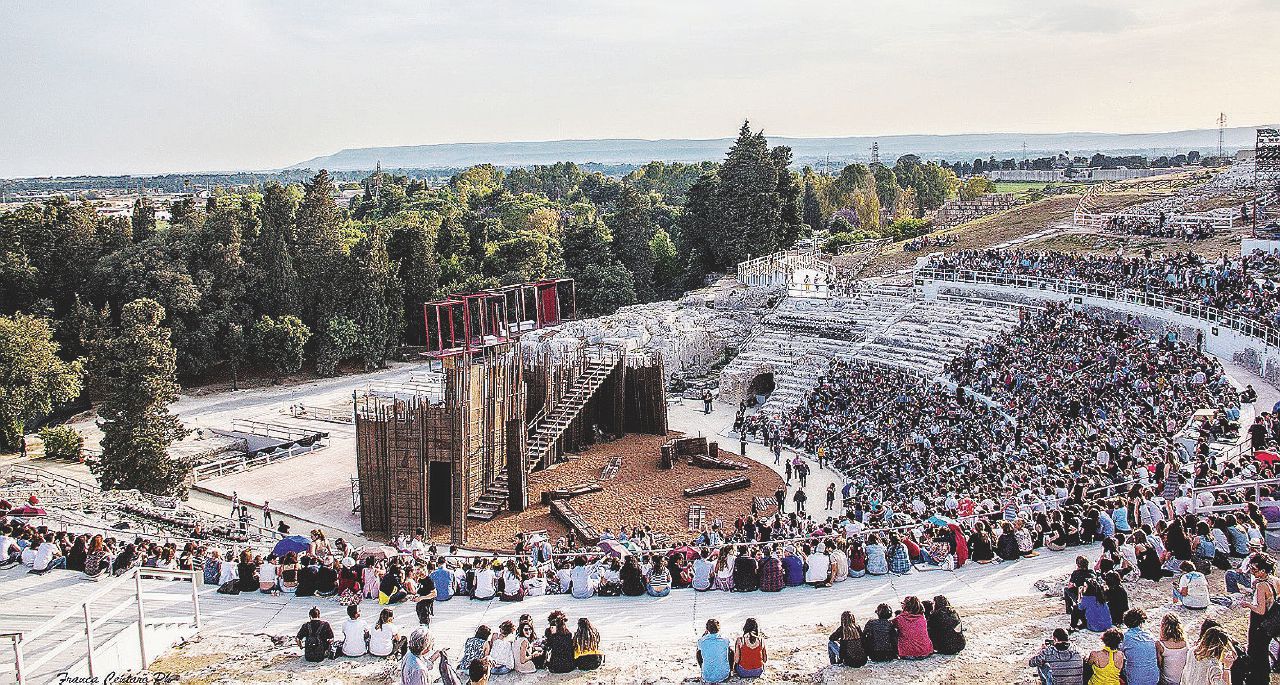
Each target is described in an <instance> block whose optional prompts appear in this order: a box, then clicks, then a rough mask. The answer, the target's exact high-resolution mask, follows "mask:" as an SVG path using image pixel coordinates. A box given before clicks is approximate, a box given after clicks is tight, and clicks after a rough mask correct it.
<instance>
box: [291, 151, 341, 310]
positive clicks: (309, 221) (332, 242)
mask: <svg viewBox="0 0 1280 685" xmlns="http://www.w3.org/2000/svg"><path fill="white" fill-rule="evenodd" d="M342 223H343V218H342V211H341V210H340V209H339V208H338V205H337V202H336V200H335V198H334V186H333V179H332V178H330V176H329V173H328V172H327V171H324V170H323V169H322V170H321V171H320V173H318V174H316V175H315V177H313V178H312V179H311V182H310V183H307V184H304V186H303V196H302V203H301V204H300V205H299V206H298V213H297V230H296V233H295V239H296V241H297V252H296V259H295V260H294V262H293V264H294V268H295V269H297V272H298V292H299V297H298V300H299V301H298V308H299V314H301V317H302V319H303V321H309V322H317V321H320V320H322V319H324V318H325V317H327V316H328V315H329V314H331V313H332V312H333V311H335V310H336V308H337V306H338V302H336V301H335V299H334V297H333V294H334V289H333V287H332V286H333V284H334V283H335V282H337V280H338V277H339V274H340V272H341V268H342V258H343V248H344V244H345V239H344V237H343V231H342Z"/></svg>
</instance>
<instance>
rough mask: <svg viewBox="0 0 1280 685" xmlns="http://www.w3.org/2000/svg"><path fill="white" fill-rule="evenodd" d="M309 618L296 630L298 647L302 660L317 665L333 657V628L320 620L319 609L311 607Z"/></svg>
mask: <svg viewBox="0 0 1280 685" xmlns="http://www.w3.org/2000/svg"><path fill="white" fill-rule="evenodd" d="M308 615H309V616H310V617H311V618H310V620H308V621H307V622H306V623H304V624H302V627H301V628H299V629H298V635H297V640H298V646H299V647H301V648H302V658H304V659H306V660H307V661H310V662H313V663H319V662H321V661H324V660H325V659H327V658H330V657H332V656H333V626H330V625H329V622H328V621H324V620H321V619H320V607H311V611H310V612H308Z"/></svg>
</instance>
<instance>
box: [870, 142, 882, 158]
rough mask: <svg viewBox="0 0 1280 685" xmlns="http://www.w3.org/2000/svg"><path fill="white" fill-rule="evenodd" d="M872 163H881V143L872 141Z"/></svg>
mask: <svg viewBox="0 0 1280 685" xmlns="http://www.w3.org/2000/svg"><path fill="white" fill-rule="evenodd" d="M871 163H872V164H879V163H880V141H876V140H873V141H871Z"/></svg>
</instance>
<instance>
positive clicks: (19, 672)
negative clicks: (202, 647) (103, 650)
mask: <svg viewBox="0 0 1280 685" xmlns="http://www.w3.org/2000/svg"><path fill="white" fill-rule="evenodd" d="M143 578H161V579H166V580H182V579H186V580H190V581H191V612H190V614H191V627H192V628H194V629H197V630H198V629H199V628H200V581H201V573H200V572H199V571H179V570H168V569H158V568H135V569H133V570H131V571H129V572H128V573H126V574H125V575H123V576H120V577H118V578H113V579H111V580H110V581H107V584H106V585H104V586H101V587H99V588H98V589H97V590H95V591H94V592H93V593H91V594H90V595H89V596H88V597H86V598H85V599H84V600H83V601H81V602H80V603H79V604H76V605H73V606H69V607H67V608H66V609H64V610H62V611H61V612H59V613H58V614H56V615H55V616H53V617H52V618H50V619H49V620H47V621H45V622H44V623H43V624H42V625H41V626H40V627H39V628H36V629H35V630H32V631H9V632H3V633H0V639H6V638H7V639H9V640H10V642H11V643H12V645H13V672H14V673H15V674H16V676H17V682H18V685H26V683H27V682H28V678H30V677H31V676H33V675H34V674H36V673H37V672H39V669H40V668H41V667H42V666H44V665H45V664H48V663H49V662H50V661H52V660H53V659H54V658H55V657H57V656H59V655H61V654H62V653H63V652H65V651H67V650H68V649H70V648H71V647H73V646H75V645H77V644H83V645H84V646H85V649H86V657H85V660H86V663H87V665H88V671H89V676H90V677H91V678H98V679H99V680H101V678H102V677H103V676H104V675H105V673H103V672H102V671H101V669H100V668H99V666H98V663H97V660H96V658H95V657H96V649H97V647H98V645H97V644H96V641H97V636H96V635H95V633H96V632H97V631H98V630H99V629H101V628H104V627H105V626H106V625H107V622H108V621H110V620H111V619H113V618H115V617H116V616H119V615H120V614H122V613H124V612H125V611H128V610H129V609H131V608H132V609H134V610H135V611H136V612H137V628H138V665H139V667H138V670H145V669H146V668H147V665H148V664H149V663H150V657H151V656H152V655H150V654H148V652H147V639H146V638H147V611H146V606H145V600H146V599H147V594H146V593H145V592H143V588H142V579H143ZM86 582H88V581H86ZM129 584H132V585H133V601H132V602H121V603H118V604H116V605H115V606H113V607H111V608H109V609H107V610H106V611H105V612H103V613H101V614H96V613H95V611H94V607H93V604H94V603H95V602H96V601H98V600H100V599H102V598H103V597H105V596H107V595H108V594H110V593H112V592H113V591H116V590H119V589H120V588H124V587H126V586H128V585H129ZM184 615H185V614H184ZM80 622H83V625H84V628H83V631H79V630H78V631H76V632H74V633H72V634H71V635H70V636H68V637H64V638H62V639H61V640H58V641H57V643H56V644H54V645H51V646H44V645H41V648H40V655H39V656H38V657H36V658H34V659H30V660H29V659H27V655H26V650H27V649H28V648H29V647H30V646H31V645H33V644H34V643H35V641H36V640H38V639H40V638H41V637H43V636H45V635H48V634H49V633H52V632H53V631H55V630H58V629H59V628H62V627H64V626H66V625H68V624H71V623H80ZM165 622H166V623H170V622H172V621H165ZM122 632H123V631H122ZM120 634H121V633H116V634H115V635H120ZM115 635H113V636H110V637H115Z"/></svg>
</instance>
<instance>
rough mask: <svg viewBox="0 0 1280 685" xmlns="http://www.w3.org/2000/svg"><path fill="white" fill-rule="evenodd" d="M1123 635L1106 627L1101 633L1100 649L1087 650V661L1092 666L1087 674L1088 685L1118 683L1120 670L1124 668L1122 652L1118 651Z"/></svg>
mask: <svg viewBox="0 0 1280 685" xmlns="http://www.w3.org/2000/svg"><path fill="white" fill-rule="evenodd" d="M1123 640H1124V635H1123V634H1121V632H1120V631H1119V630H1116V629H1115V628H1108V629H1107V630H1106V632H1104V633H1103V634H1102V649H1098V650H1094V651H1092V652H1089V658H1088V659H1087V661H1088V662H1089V665H1090V666H1092V667H1093V674H1092V675H1090V676H1089V685H1120V671H1121V669H1123V668H1124V652H1121V651H1120V643H1121V642H1122V641H1123Z"/></svg>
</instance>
